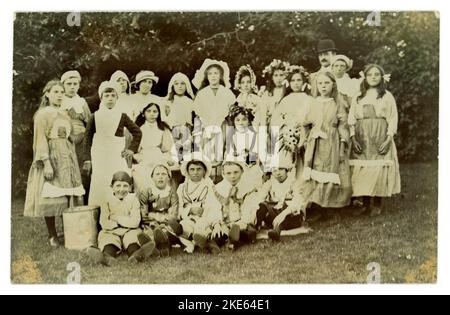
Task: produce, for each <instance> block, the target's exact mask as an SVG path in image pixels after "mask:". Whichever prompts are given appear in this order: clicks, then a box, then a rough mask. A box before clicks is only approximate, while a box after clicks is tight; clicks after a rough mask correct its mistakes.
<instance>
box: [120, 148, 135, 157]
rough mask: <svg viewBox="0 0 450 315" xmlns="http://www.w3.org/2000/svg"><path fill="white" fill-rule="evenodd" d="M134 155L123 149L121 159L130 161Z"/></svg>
mask: <svg viewBox="0 0 450 315" xmlns="http://www.w3.org/2000/svg"><path fill="white" fill-rule="evenodd" d="M133 155H134V152H133V151H131V150H129V149H125V150H123V151H122V157H123V158H124V159H131V158H132V157H133Z"/></svg>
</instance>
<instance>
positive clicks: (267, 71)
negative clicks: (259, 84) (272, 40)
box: [262, 59, 290, 79]
mask: <svg viewBox="0 0 450 315" xmlns="http://www.w3.org/2000/svg"><path fill="white" fill-rule="evenodd" d="M289 66H290V64H289V62H287V61H281V60H279V59H274V60H272V62H271V63H270V64H269V65H268V66H267V67H265V68H264V70H263V72H262V74H263V77H265V78H267V79H269V78H268V76H272V75H273V73H274V72H275V70H283V71H284V72H286V71H287V69H288V68H289Z"/></svg>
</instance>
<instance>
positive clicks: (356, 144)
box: [352, 137, 362, 154]
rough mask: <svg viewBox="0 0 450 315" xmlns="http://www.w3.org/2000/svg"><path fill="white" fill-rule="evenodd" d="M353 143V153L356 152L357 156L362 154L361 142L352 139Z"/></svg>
mask: <svg viewBox="0 0 450 315" xmlns="http://www.w3.org/2000/svg"><path fill="white" fill-rule="evenodd" d="M352 143H353V151H355V153H356V154H361V153H362V148H361V145H360V144H359V142H358V141H357V140H356V138H355V137H352Z"/></svg>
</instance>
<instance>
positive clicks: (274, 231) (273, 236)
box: [268, 228, 281, 242]
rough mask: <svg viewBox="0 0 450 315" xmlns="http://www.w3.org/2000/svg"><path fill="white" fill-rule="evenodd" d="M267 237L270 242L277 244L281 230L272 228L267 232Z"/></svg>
mask: <svg viewBox="0 0 450 315" xmlns="http://www.w3.org/2000/svg"><path fill="white" fill-rule="evenodd" d="M268 235H269V238H270V239H271V240H272V241H275V242H279V241H280V239H281V230H280V229H279V228H274V229H272V230H270V231H269V233H268Z"/></svg>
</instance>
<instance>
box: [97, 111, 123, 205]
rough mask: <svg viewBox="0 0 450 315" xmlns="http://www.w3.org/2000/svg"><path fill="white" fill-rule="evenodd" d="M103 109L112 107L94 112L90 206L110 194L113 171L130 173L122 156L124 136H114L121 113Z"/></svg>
mask: <svg viewBox="0 0 450 315" xmlns="http://www.w3.org/2000/svg"><path fill="white" fill-rule="evenodd" d="M105 111H114V109H112V110H108V109H100V110H99V111H98V112H96V113H95V114H94V115H95V129H96V133H95V134H94V138H93V140H92V148H91V160H92V177H91V187H90V193H89V205H92V206H101V205H102V204H103V203H104V202H105V201H106V198H107V196H109V195H110V194H111V179H112V176H113V175H114V173H116V172H118V171H125V172H127V173H128V174H129V173H130V171H129V169H128V167H127V163H126V160H125V159H124V158H123V157H122V151H123V150H124V149H125V137H116V136H115V133H116V131H117V127H118V126H119V123H120V119H121V117H122V113H121V112H118V114H117V112H115V113H114V112H111V113H109V112H105Z"/></svg>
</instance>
